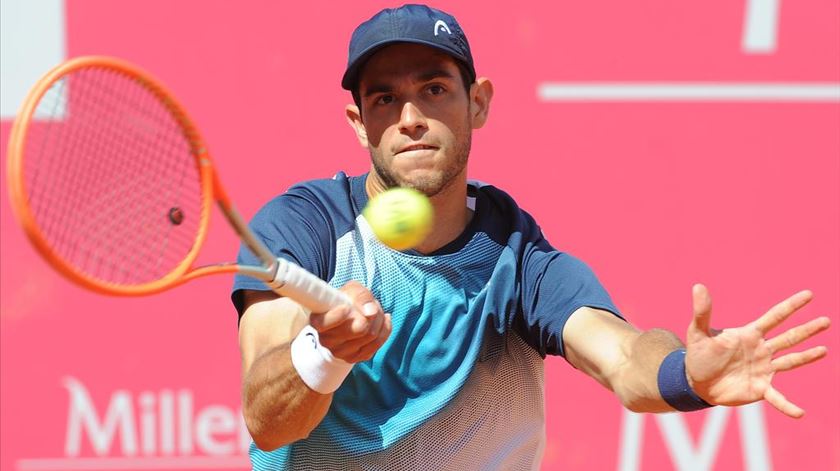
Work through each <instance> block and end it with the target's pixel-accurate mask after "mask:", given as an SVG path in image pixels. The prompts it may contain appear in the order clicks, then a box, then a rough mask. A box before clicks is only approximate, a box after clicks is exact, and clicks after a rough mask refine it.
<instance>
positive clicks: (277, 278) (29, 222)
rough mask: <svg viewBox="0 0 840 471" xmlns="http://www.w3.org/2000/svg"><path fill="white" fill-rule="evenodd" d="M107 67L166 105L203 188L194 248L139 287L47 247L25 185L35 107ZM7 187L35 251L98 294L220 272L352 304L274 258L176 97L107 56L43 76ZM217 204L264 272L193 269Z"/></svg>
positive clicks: (317, 300)
mask: <svg viewBox="0 0 840 471" xmlns="http://www.w3.org/2000/svg"><path fill="white" fill-rule="evenodd" d="M94 67H96V68H104V69H110V70H113V71H117V72H121V73H123V74H126V75H128V76H130V77H133V78H134V79H135V80H137V81H138V82H139V83H140V84H141V85H143V86H144V87H145V88H146V89H148V90H149V91H150V92H151V93H153V94H154V95H155V96H156V97H157V98H159V99H160V102H161V103H162V104H163V105H164V106H166V107H167V108H168V109H169V111H170V112H171V114H172V116H173V117H174V118H175V119H176V121H177V122H178V123H179V124H180V126H181V128H182V130H183V133H184V136H185V137H186V139H187V140H188V141H189V144H190V148H191V150H192V154H193V156H194V158H195V165H196V167H197V169H198V172H199V177H200V188H201V200H202V202H201V205H202V206H201V211H200V223H199V225H198V230H197V233H196V236H195V240H194V242H193V245H192V247H191V249H190V250H189V252H188V253H187V255H186V256H185V257H184V259H183V260H182V261H181V262H180V263H179V264H178V265H177V266H176V267H175V268H174V269H172V270H171V271H170V272H169V273H167V274H166V275H164V276H162V277H160V278H159V279H157V280H154V281H151V282H147V283H143V284H137V285H121V284H117V283H111V282H107V281H104V280H100V279H97V278H95V277H92V276H90V275H88V274H87V273H85V272H83V271H81V270H79V269H77V268H76V267H74V266H73V265H72V264H71V263H70V262H68V261H67V260H65V259H64V258H63V257H62V256H61V255H59V254H58V253H57V252H56V251H55V250H54V249H53V248H52V247H51V246H50V244H49V242H48V240H47V238H46V237H45V236H44V234H43V233H42V231H41V229H40V228H39V226H38V223H37V222H36V220H35V216H34V215H33V213H32V209H31V207H30V204H29V199H28V196H27V195H28V193H27V188H26V180H25V178H24V156H25V151H26V138H27V133H28V130H29V124H30V123H31V122H32V121H33V118H34V114H35V111H36V108H37V106H38V104H39V102H40V101H41V99H42V97H43V96H44V94H45V93H47V91H48V90H49V89H50V88H51V87H52V86H53V85H54V84H55V83H56V82H57V81H58V80H61V79H62V77H65V76H67V75H68V74H70V73H72V72H74V71H77V70H79V69H88V68H94ZM7 175H8V185H9V192H10V197H11V202H12V207H13V210H14V214H15V217H16V218H17V220H18V221H19V223H20V224H21V226H22V227H23V229H24V231H25V233H26V235H27V237H28V238H29V240H30V241H31V243H32V244H33V246H34V247H35V248H36V250H37V251H38V252H39V253H40V254H41V255H42V256H43V257H44V259H45V260H47V261H48V262H49V263H50V264H51V265H52V266H53V267H54V268H55V269H56V270H58V271H59V272H60V273H61V274H62V275H64V276H65V277H66V278H68V279H69V280H71V281H73V282H75V283H77V284H79V285H81V286H83V287H85V288H88V289H91V290H94V291H97V292H99V293H104V294H111V295H122V296H138V295H148V294H153V293H157V292H160V291H163V290H166V289H169V288H172V287H175V286H177V285H180V284H181V283H184V282H187V281H190V280H192V279H195V278H198V277H202V276H206V275H213V274H219V273H242V274H245V275H248V276H252V277H255V278H258V279H261V280H263V281H265V282H266V283H267V284H268V285H269V287H271V288H272V289H273V290H274V291H276V292H278V293H279V294H282V295H286V296H290V297H292V298H294V299H296V300H297V301H299V302H301V304H303V305H304V306H307V307H309V308H310V309H313V310H314V309H319V310H321V311H324V310H326V309H328V308H329V307H331V306H334V305H336V304H337V303H343V304H344V303H346V304H349V301H348V300H347V298H346V296H344V295H343V293H340V292H339V291H338V290H335V289H334V288H332V287H330V286H329V285H328V284H326V282H324V281H323V280H320V279H318V278H316V277H315V276H314V275H312V274H310V273H308V272H306V271H305V270H303V269H302V268H300V267H298V266H297V265H294V264H292V263H289V262H287V261H285V260H283V259H278V258H276V257H275V256H274V255H273V254H272V253H271V252H270V251H269V250H268V248H267V247H266V246H265V245H264V244H263V243H262V242H261V241H259V240H258V239H256V237H255V236H254V234H253V233H252V232H251V231H250V229H248V227H247V225H246V223H245V221H244V220H243V219H242V217H241V216H240V214H239V213H238V212H237V211H236V209H235V208H234V207H233V205H232V204H231V202H230V199H229V197H228V195H227V192H226V191H225V190H224V188H223V187H222V185H221V182H220V181H219V177H218V175H217V173H216V171H215V169H214V167H213V162H212V159H211V158H210V154H209V153H208V151H207V147H206V145H205V142H204V140H203V139H202V138H201V135H200V133H199V132H198V129H197V128H196V126H195V125H194V124H193V121H192V120H191V119H190V118H189V115H188V114H187V112H186V110H185V109H184V107H183V106H182V105H181V104H180V103H179V102H178V100H176V99H175V98H174V95H173V94H172V93H171V92H170V91H169V90H168V89H167V88H166V87H165V86H164V85H163V84H161V83H160V82H159V81H158V80H156V79H155V78H154V77H153V76H152V75H151V74H149V73H148V72H146V71H145V70H143V69H141V68H139V67H137V66H135V65H133V64H131V63H129V62H126V61H124V60H121V59H117V58H113V57H106V56H85V57H78V58H74V59H70V60H68V61H66V62H64V63H62V64H60V65H58V66H56V67H55V68H53V69H52V70H50V71H49V72H48V73H47V74H45V75H44V76H43V77H42V78H41V79H40V80H38V82H37V83H36V84H35V85H34V87H33V88H32V89H31V91H30V92H29V94H28V95H27V97H26V99H25V101H24V103H23V105H22V107H21V110H20V112H19V113H18V115H17V117H16V119H15V122H14V124H13V126H12V131H11V135H10V139H9V157H8V174H7ZM213 201H215V202H216V203H217V204H218V205H219V208H220V209H221V210H222V213H223V214H224V215H225V217H226V218H227V220H228V222H229V223H230V225H231V226H232V227H233V229H234V230H235V231H236V232H237V234H238V235H239V237H240V239H241V240H242V241H243V242H244V243H245V244H246V246H248V248H249V249H250V250H251V251H252V252H253V253H254V254H255V255H257V256H258V257H259V258H260V260H261V261H262V262H263V266H262V267H255V266H242V265H238V264H235V263H220V264H215V265H207V266H201V267H193V263H194V262H195V260H196V257H197V256H198V253H199V251H200V249H201V246H202V244H203V242H204V240H205V238H206V237H207V230H208V227H209V223H210V212H211V209H212V206H213V205H212V203H213Z"/></svg>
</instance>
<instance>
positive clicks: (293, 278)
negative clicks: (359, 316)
mask: <svg viewBox="0 0 840 471" xmlns="http://www.w3.org/2000/svg"><path fill="white" fill-rule="evenodd" d="M277 265H278V266H277V274H276V275H275V276H274V281H272V282H271V283H269V284H268V285H269V286H270V287H271V289H272V290H274V292H275V293H277V294H279V295H280V296H286V297H289V298H292V299H294V300H295V301H297V302H298V303H300V304H301V305H302V306H303V307H305V308H307V309H309V310H310V311H312V312H318V313H322V312H327V311H329V310H330V309H332V308H333V307H336V306H340V305H342V304H345V305H347V306H352V304H353V303H352V302H350V298H349V297H347V295H346V294H344V293H342V292H341V291H339V290H337V289H335V288H333V287H332V286H330V285H329V284H328V283H327V282H326V281H324V280H322V279H320V278H318V277H317V276H315V275H313V274H312V273H309V272H308V271H306V270H304V269H303V268H301V267H299V266H298V265H295V264H294V263H292V262H289V261H288V260H285V259H282V258H278V259H277Z"/></svg>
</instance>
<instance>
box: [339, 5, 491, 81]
mask: <svg viewBox="0 0 840 471" xmlns="http://www.w3.org/2000/svg"><path fill="white" fill-rule="evenodd" d="M430 23H431V24H432V25H433V26H432V29H431V30H430V29H429V24H430ZM444 33H446V34H444ZM396 43H412V44H420V45H423V46H428V47H431V48H434V49H437V50H439V51H441V52H444V53H446V54H448V55H450V56H452V58H454V59H455V60H456V61H458V62H459V64H460V65H461V66H463V67H464V69H465V70H466V72H467V75H468V78H467V80H469V81H474V80H475V66H474V65H473V58H472V53H471V52H470V45H469V43H468V42H467V37H466V36H465V35H464V31H463V30H462V29H461V26H460V25H459V24H458V21H457V20H455V17H453V16H452V15H450V14H449V13H446V12H444V11H440V10H437V9H435V8H431V7H429V6H427V5H403V6H401V7H399V8H386V9H384V10H382V11H380V12H379V13H377V14H376V15H373V17H371V19H369V20H367V21H365V22H364V23H362V24H360V25H359V26H358V27H357V28H356V30H355V31H353V36H352V37H351V38H350V48H349V51H348V52H349V54H348V57H347V69H346V70H345V71H344V77H342V78H341V86H342V87H344V88H345V89H347V90H353V89H354V88H355V87H356V86H357V85H358V80H359V74H360V72H361V69H362V68H363V67H364V65H365V62H367V60H368V59H370V58H371V56H373V55H374V54H376V52H377V51H379V50H380V49H382V48H384V47H386V46H389V45H391V44H396Z"/></svg>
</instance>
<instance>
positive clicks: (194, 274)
mask: <svg viewBox="0 0 840 471" xmlns="http://www.w3.org/2000/svg"><path fill="white" fill-rule="evenodd" d="M9 139H10V140H9V156H8V184H9V192H10V196H11V201H12V206H13V207H14V213H15V216H16V217H17V219H18V221H19V222H20V224H21V226H22V227H23V229H24V231H25V232H26V235H27V236H28V238H29V240H30V241H31V242H32V244H33V245H34V246H35V248H36V249H37V251H38V252H39V253H40V254H41V255H42V256H43V257H44V259H45V260H46V261H47V262H48V263H49V264H50V265H52V266H53V267H54V268H55V269H56V270H57V271H58V272H59V273H61V274H62V275H64V276H65V277H67V278H68V279H70V280H71V281H73V282H75V283H77V284H79V285H81V286H83V287H85V288H89V289H92V290H95V291H97V292H100V293H106V294H113V295H146V294H152V293H157V292H160V291H162V290H165V289H168V288H172V287H174V286H177V285H179V284H181V283H184V282H186V281H189V280H192V279H195V278H198V277H201V276H205V275H212V274H218V273H241V274H244V275H248V276H251V277H254V278H258V279H260V280H262V281H264V282H265V283H266V284H267V285H268V286H269V287H270V288H271V289H272V290H274V291H275V292H276V293H278V294H279V295H281V296H288V297H290V298H292V299H294V300H296V301H297V302H299V303H300V304H302V305H303V306H305V307H306V308H308V309H310V310H312V311H314V312H325V311H328V310H329V309H330V308H331V307H334V306H337V305H340V304H348V305H349V304H350V301H349V299H348V298H347V296H346V295H344V294H343V293H342V292H340V291H338V290H336V289H335V288H333V287H331V286H330V285H328V284H327V283H326V282H324V281H323V280H321V279H319V278H318V277H316V276H315V275H313V274H311V273H309V272H307V271H306V270H304V269H303V268H301V267H299V266H297V265H295V264H293V263H290V262H288V261H286V260H284V259H279V258H277V257H275V256H274V255H273V254H272V253H271V252H270V251H269V250H268V248H267V247H266V246H265V245H264V244H263V243H262V242H261V241H260V240H259V239H257V238H256V237H255V236H254V234H253V232H251V230H250V229H249V228H248V226H247V224H246V223H245V222H244V220H243V219H242V217H241V216H240V215H239V213H238V212H237V211H236V210H235V209H234V207H233V205H232V204H231V201H230V199H229V198H228V195H227V193H226V192H225V190H224V188H223V187H222V184H221V182H220V181H219V177H218V175H217V174H216V171H215V170H214V168H213V164H212V160H211V158H210V155H209V153H208V152H207V147H206V146H205V144H204V141H203V139H202V138H201V135H200V134H199V132H198V129H197V128H196V126H194V125H193V122H192V120H191V119H190V118H189V117H188V115H187V113H186V111H185V110H184V108H183V107H182V106H181V105H180V104H179V103H178V101H177V100H176V99H175V98H174V97H173V95H172V94H171V93H170V92H169V91H168V90H167V89H166V88H165V87H164V86H163V85H162V84H161V83H160V82H159V81H158V80H156V79H155V78H154V77H152V76H151V75H149V74H148V73H147V72H145V71H143V70H142V69H140V68H138V67H136V66H134V65H132V64H130V63H128V62H125V61H123V60H119V59H115V58H111V57H100V56H90V57H79V58H75V59H71V60H69V61H67V62H64V63H62V64H61V65H59V66H57V67H55V68H54V69H52V70H51V71H49V72H48V73H47V74H46V75H45V76H44V77H42V78H41V79H40V80H39V81H38V82H37V83H36V84H35V86H34V87H33V89H32V90H31V91H30V92H29V95H28V96H27V97H26V100H25V101H24V104H23V106H22V108H21V111H20V113H19V114H18V115H17V118H16V119H15V122H14V124H13V127H12V132H11V136H10V138H9ZM214 201H215V202H216V203H217V204H218V206H219V208H220V209H221V211H222V214H224V216H225V218H226V219H227V221H228V222H229V223H230V225H231V226H232V227H233V229H234V231H236V233H237V234H238V235H239V237H240V238H241V240H242V241H243V242H244V244H245V245H246V246H247V247H248V248H249V249H250V250H251V251H252V252H253V253H254V254H255V255H256V256H257V257H258V258H259V259H260V262H261V264H262V265H261V266H243V265H237V264H235V263H219V264H214V265H206V266H200V267H196V266H195V265H194V262H195V259H196V257H197V256H198V253H199V251H200V249H201V246H202V243H203V242H204V240H205V237H206V234H207V228H208V225H209V222H210V214H211V209H212V206H213V202H214Z"/></svg>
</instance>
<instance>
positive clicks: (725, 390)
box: [563, 285, 830, 417]
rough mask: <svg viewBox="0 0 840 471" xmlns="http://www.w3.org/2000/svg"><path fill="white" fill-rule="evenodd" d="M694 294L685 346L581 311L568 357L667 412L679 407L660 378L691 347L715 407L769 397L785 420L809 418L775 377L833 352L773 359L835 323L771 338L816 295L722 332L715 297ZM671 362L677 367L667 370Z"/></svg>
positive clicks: (660, 333) (690, 360) (568, 332)
mask: <svg viewBox="0 0 840 471" xmlns="http://www.w3.org/2000/svg"><path fill="white" fill-rule="evenodd" d="M693 297H694V318H693V320H692V322H691V325H690V326H689V329H688V335H687V344H686V346H685V347H683V345H682V343H681V342H680V340H679V338H678V337H677V336H676V335H675V334H673V333H671V332H668V331H666V330H661V329H653V330H650V331H647V332H640V331H638V330H637V329H635V328H634V327H633V326H631V325H629V324H627V323H626V322H624V321H622V320H621V319H618V318H616V317H615V316H614V315H612V314H610V313H608V312H605V311H599V310H597V309H591V308H581V309H579V310H578V311H576V312H575V313H574V314H573V315H572V317H571V318H570V319H569V320H568V322H567V323H566V326H565V329H564V331H563V341H564V344H565V347H566V358H567V359H568V360H569V361H570V362H571V363H572V365H574V366H575V367H576V368H578V369H580V370H582V371H584V372H586V373H587V374H589V375H590V376H592V377H593V378H595V379H596V380H597V381H599V382H600V383H601V384H603V385H604V386H605V387H607V388H609V389H611V390H612V391H614V392H615V393H616V395H617V396H618V397H619V399H620V400H621V402H622V404H624V405H625V407H627V408H628V409H630V410H633V411H636V412H664V411H672V410H674V408H673V407H672V406H671V405H669V403H668V402H666V401H665V400H664V399H663V397H662V395H661V393H660V382H659V378H660V375H661V374H662V373H665V375H666V376H667V374H668V373H669V371H661V368H660V367H661V366H662V365H663V360H664V359H665V358H666V357H667V356H669V354H672V352H674V351H675V350H678V349H681V348H685V349H686V357H685V377H686V380H687V382H688V384H689V385H691V387H692V388H693V390H694V392H695V393H696V394H697V395H698V396H699V397H700V398H702V399H703V400H705V401H706V402H708V403H709V404H717V405H727V406H735V405H742V404H748V403H751V402H755V401H758V400H761V399H766V400H767V401H768V402H770V404H771V405H773V406H774V407H776V408H777V409H779V410H780V411H782V412H783V413H785V414H786V415H789V416H791V417H800V416H802V414H803V413H804V412H803V411H802V409H800V408H799V407H797V406H795V405H793V404H792V403H790V402H789V401H787V400H786V399H785V398H784V396H782V395H781V394H779V393H778V392H777V391H776V390H775V389H774V388H773V387H772V386H771V384H770V383H771V380H772V378H773V375H774V374H775V373H776V372H781V371H789V370H792V369H795V368H798V367H800V366H803V365H806V364H808V363H811V362H813V361H816V360H818V359H820V358H822V357H824V356H825V354H826V349H825V347H822V346H820V347H813V348H811V349H808V350H806V351H804V352H797V353H789V354H786V355H781V356H778V357H776V358H773V356H774V354H777V353H779V352H781V351H782V350H785V349H787V348H791V347H793V346H795V345H798V344H799V343H801V342H803V341H805V340H807V339H809V338H811V337H812V336H814V335H816V334H817V333H819V332H821V331H823V330H825V329H827V328H828V326H829V324H830V322H829V320H828V318H826V317H820V318H817V319H813V320H811V321H809V322H806V323H804V324H801V325H799V326H796V327H793V328H791V329H789V330H788V331H786V332H784V333H782V334H780V335H778V336H775V337H772V338H769V339H768V338H765V337H766V336H767V334H768V332H769V331H770V330H771V329H773V328H774V327H776V326H777V325H779V324H780V323H781V322H782V321H784V320H785V319H787V318H788V317H789V316H790V315H791V314H793V313H794V312H795V311H796V310H798V309H799V308H801V307H802V306H804V305H805V304H807V302H808V301H810V299H811V293H810V292H807V291H804V292H801V293H797V294H796V295H794V296H792V297H790V298H788V299H787V300H785V301H783V302H782V303H780V304H779V305H777V306H775V307H773V308H772V309H770V310H769V311H768V312H767V313H766V314H764V315H763V316H761V317H760V318H759V319H757V320H756V321H754V322H751V323H749V324H747V325H745V326H743V327H738V328H732V329H724V330H722V331H715V330H713V329H711V328H710V327H709V324H710V318H711V299H710V297H709V294H708V291H707V290H706V288H705V287H704V286H702V285H696V286H695V287H694V289H693ZM680 362H682V360H680ZM669 364H672V362H669V363H666V367H663V368H667V365H669Z"/></svg>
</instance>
